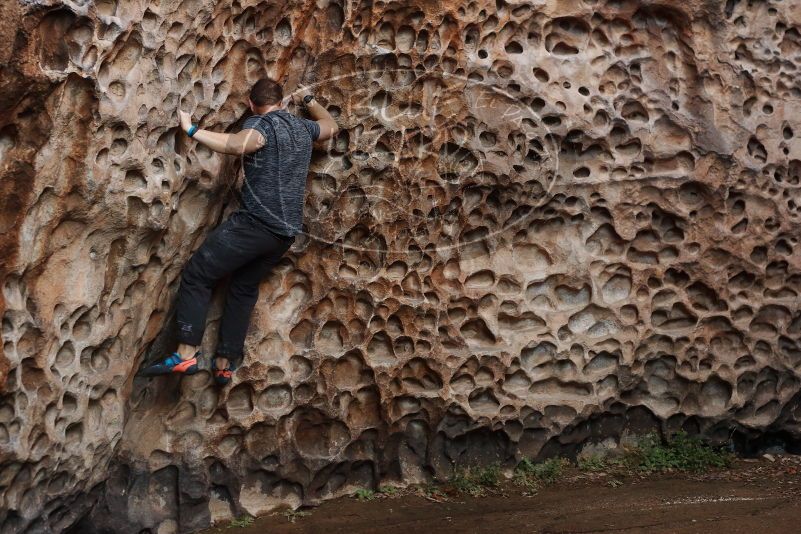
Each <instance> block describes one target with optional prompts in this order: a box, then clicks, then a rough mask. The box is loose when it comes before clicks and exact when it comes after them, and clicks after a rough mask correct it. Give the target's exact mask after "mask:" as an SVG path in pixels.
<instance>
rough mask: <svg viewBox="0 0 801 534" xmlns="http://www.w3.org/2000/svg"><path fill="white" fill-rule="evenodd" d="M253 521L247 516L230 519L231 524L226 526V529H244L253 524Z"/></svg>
mask: <svg viewBox="0 0 801 534" xmlns="http://www.w3.org/2000/svg"><path fill="white" fill-rule="evenodd" d="M253 521H254V519H253V518H252V517H250V516H249V515H243V516H240V517H237V518H236V519H232V520H231V523H230V524H229V525H228V528H245V527H249V526H250V525H252V524H253Z"/></svg>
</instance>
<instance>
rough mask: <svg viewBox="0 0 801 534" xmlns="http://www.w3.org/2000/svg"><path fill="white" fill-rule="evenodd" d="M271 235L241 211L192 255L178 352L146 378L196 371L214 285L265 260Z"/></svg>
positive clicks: (181, 300)
mask: <svg viewBox="0 0 801 534" xmlns="http://www.w3.org/2000/svg"><path fill="white" fill-rule="evenodd" d="M267 235H271V234H269V232H267V231H266V230H265V229H264V227H263V226H261V225H260V223H258V222H256V221H254V220H253V219H252V216H251V215H248V214H247V213H244V212H241V211H238V212H235V213H233V214H232V215H231V216H230V217H229V218H228V219H227V220H226V221H225V222H223V223H222V224H220V226H218V227H217V228H216V229H214V230H213V231H212V232H211V233H210V234H209V235H208V237H207V238H206V240H205V241H204V242H203V244H202V245H201V246H200V248H199V249H198V250H197V251H196V252H195V253H194V254H193V255H192V258H191V259H190V260H189V263H188V264H187V266H186V267H185V268H184V271H183V273H182V275H181V287H180V289H179V290H178V298H177V303H176V315H177V321H178V342H179V347H178V351H177V352H176V353H174V354H173V355H171V356H168V357H167V358H165V359H164V360H163V361H160V362H157V363H155V364H154V365H151V366H150V367H148V368H147V369H145V370H144V371H143V374H146V375H155V374H166V373H171V372H187V371H186V369H188V370H189V372H194V371H196V370H197V347H198V346H199V345H200V342H201V340H202V339H203V331H204V329H205V324H206V313H207V312H208V307H209V302H210V300H211V295H212V291H213V290H214V285H215V284H216V283H217V281H218V280H220V279H221V278H223V277H225V276H226V275H228V274H230V273H232V272H234V271H235V270H237V269H239V268H240V267H241V266H242V265H245V264H247V263H248V262H250V261H253V260H254V259H255V258H258V257H260V256H262V255H263V254H264V252H265V250H266V248H265V244H264V242H265V236H267Z"/></svg>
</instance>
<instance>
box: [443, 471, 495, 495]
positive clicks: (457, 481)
mask: <svg viewBox="0 0 801 534" xmlns="http://www.w3.org/2000/svg"><path fill="white" fill-rule="evenodd" d="M449 482H450V483H451V485H453V487H454V488H455V489H456V491H458V492H459V493H466V494H468V495H472V496H473V497H479V496H481V495H484V494H485V493H486V492H487V489H488V488H494V487H497V486H499V485H500V483H501V468H500V466H498V465H490V466H488V467H471V468H468V469H460V470H457V471H456V472H455V473H454V475H453V477H451V479H450V481H449Z"/></svg>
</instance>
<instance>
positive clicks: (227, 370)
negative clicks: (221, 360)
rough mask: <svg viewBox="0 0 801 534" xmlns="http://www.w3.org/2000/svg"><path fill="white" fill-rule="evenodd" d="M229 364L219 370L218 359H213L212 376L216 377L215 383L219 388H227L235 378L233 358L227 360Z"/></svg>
mask: <svg viewBox="0 0 801 534" xmlns="http://www.w3.org/2000/svg"><path fill="white" fill-rule="evenodd" d="M226 360H228V364H227V365H226V366H225V367H223V368H222V369H218V368H217V358H212V359H211V376H213V377H214V382H216V383H217V385H218V386H225V385H227V384H228V383H229V382H230V381H231V377H232V376H234V364H232V363H231V358H226Z"/></svg>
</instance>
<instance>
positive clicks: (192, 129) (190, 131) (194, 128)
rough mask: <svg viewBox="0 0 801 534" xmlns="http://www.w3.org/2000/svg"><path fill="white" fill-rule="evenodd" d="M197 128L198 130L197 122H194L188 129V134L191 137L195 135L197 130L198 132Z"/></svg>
mask: <svg viewBox="0 0 801 534" xmlns="http://www.w3.org/2000/svg"><path fill="white" fill-rule="evenodd" d="M197 130H198V127H197V124H193V125H191V126H190V127H189V129H188V130H187V131H186V135H188V136H189V137H192V136H193V135H195V132H196V131H197Z"/></svg>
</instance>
